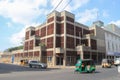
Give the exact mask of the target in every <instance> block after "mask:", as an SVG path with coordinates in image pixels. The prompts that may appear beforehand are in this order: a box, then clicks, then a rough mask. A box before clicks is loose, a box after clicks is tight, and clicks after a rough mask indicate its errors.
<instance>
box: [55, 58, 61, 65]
mask: <svg viewBox="0 0 120 80" xmlns="http://www.w3.org/2000/svg"><path fill="white" fill-rule="evenodd" d="M56 65H63V57H61V56H59V57H56Z"/></svg>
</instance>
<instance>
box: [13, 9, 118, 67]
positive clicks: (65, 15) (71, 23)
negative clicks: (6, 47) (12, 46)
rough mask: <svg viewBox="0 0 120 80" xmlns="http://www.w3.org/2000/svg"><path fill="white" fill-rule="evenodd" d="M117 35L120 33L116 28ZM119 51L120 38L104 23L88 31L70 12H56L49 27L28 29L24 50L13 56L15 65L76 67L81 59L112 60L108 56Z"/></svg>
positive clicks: (48, 21) (47, 21) (98, 23)
mask: <svg viewBox="0 0 120 80" xmlns="http://www.w3.org/2000/svg"><path fill="white" fill-rule="evenodd" d="M103 27H104V28H103ZM114 31H117V32H119V31H118V29H116V30H115V28H114ZM110 36H111V37H110ZM111 41H112V42H111ZM112 45H114V47H113V46H112ZM119 50H120V35H119V34H117V35H116V33H114V34H113V32H111V31H109V30H107V28H106V27H105V26H104V23H103V22H101V21H96V22H93V25H92V26H91V27H88V26H86V25H84V24H81V23H78V22H76V21H75V15H74V14H72V13H70V12H67V11H63V12H57V11H53V12H52V13H50V14H48V15H47V20H46V21H45V23H43V24H41V25H39V26H36V27H32V26H31V27H28V28H27V29H26V32H25V42H24V49H23V50H19V51H14V52H12V53H13V55H14V56H13V57H14V60H15V62H19V61H20V60H22V59H25V60H26V59H27V60H39V61H41V62H45V63H47V64H48V66H53V67H54V66H68V65H75V63H76V61H77V59H79V58H81V59H89V58H91V59H94V61H95V62H96V63H99V62H101V60H102V58H105V57H106V58H107V57H108V56H110V55H108V53H111V52H112V53H113V52H116V53H119V52H120V51H119ZM111 58H112V57H111Z"/></svg>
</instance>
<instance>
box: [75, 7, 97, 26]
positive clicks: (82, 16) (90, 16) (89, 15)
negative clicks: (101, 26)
mask: <svg viewBox="0 0 120 80" xmlns="http://www.w3.org/2000/svg"><path fill="white" fill-rule="evenodd" d="M97 12H98V9H96V8H94V9H91V10H85V11H84V12H82V13H79V14H77V17H78V18H79V19H78V21H79V22H80V23H84V24H85V23H86V22H88V21H93V20H95V19H97Z"/></svg>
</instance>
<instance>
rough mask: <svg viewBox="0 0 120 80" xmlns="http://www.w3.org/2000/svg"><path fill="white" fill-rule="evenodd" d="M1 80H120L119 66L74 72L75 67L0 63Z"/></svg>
mask: <svg viewBox="0 0 120 80" xmlns="http://www.w3.org/2000/svg"><path fill="white" fill-rule="evenodd" d="M0 80H120V73H118V71H117V67H115V66H113V67H112V68H101V67H98V68H97V70H96V71H95V73H74V69H72V68H67V69H59V68H55V69H54V68H48V69H37V68H28V67H22V66H16V65H10V64H3V63H0Z"/></svg>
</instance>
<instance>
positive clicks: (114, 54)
mask: <svg viewBox="0 0 120 80" xmlns="http://www.w3.org/2000/svg"><path fill="white" fill-rule="evenodd" d="M107 55H111V56H120V52H110V51H109V52H107Z"/></svg>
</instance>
